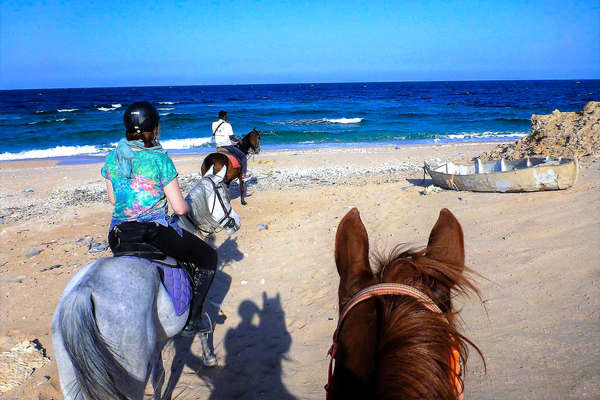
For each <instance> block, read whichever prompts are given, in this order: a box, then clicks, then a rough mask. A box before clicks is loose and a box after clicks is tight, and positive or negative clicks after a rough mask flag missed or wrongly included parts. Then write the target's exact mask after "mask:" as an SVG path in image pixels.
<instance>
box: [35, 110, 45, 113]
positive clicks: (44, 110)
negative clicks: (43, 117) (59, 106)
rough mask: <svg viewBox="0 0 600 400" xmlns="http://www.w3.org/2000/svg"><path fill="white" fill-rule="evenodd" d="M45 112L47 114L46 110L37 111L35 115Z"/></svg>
mask: <svg viewBox="0 0 600 400" xmlns="http://www.w3.org/2000/svg"><path fill="white" fill-rule="evenodd" d="M45 112H48V111H46V110H37V111H36V112H35V113H36V114H42V113H45Z"/></svg>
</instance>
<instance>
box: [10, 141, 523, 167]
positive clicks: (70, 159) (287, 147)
mask: <svg viewBox="0 0 600 400" xmlns="http://www.w3.org/2000/svg"><path fill="white" fill-rule="evenodd" d="M525 135H526V134H519V135H508V134H507V136H503V137H497V138H493V137H485V138H479V139H454V138H440V139H419V140H404V141H385V142H383V141H382V142H344V143H290V144H276V145H275V144H267V145H262V146H261V151H293V150H296V151H301V150H319V149H329V148H331V149H352V148H364V147H390V146H399V147H404V146H428V145H432V146H433V145H441V144H489V143H493V144H503V143H510V142H512V141H513V140H514V139H515V138H521V137H523V136H525ZM27 151H29V150H27ZM214 151H215V150H214V148H213V147H197V148H194V149H167V152H168V153H169V155H170V156H197V155H206V154H209V153H211V152H214ZM4 154H20V153H4ZM106 154H107V152H100V153H97V154H96V153H85V154H73V155H68V156H51V157H43V158H18V159H6V160H0V168H1V167H2V164H4V163H18V162H44V161H47V162H48V163H54V165H77V164H94V163H99V162H103V161H104V157H105V156H106Z"/></svg>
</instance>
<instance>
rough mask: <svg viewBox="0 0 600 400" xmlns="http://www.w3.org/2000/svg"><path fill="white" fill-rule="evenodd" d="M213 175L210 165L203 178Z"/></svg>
mask: <svg viewBox="0 0 600 400" xmlns="http://www.w3.org/2000/svg"><path fill="white" fill-rule="evenodd" d="M213 174H214V171H213V166H212V165H211V166H210V168H209V169H208V170H207V171H206V172H205V173H204V176H206V175H213Z"/></svg>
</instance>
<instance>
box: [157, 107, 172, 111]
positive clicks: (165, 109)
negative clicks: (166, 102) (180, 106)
mask: <svg viewBox="0 0 600 400" xmlns="http://www.w3.org/2000/svg"><path fill="white" fill-rule="evenodd" d="M174 109H175V107H158V108H157V110H159V111H171V110H174Z"/></svg>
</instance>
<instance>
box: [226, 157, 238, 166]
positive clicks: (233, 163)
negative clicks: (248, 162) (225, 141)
mask: <svg viewBox="0 0 600 400" xmlns="http://www.w3.org/2000/svg"><path fill="white" fill-rule="evenodd" d="M226 156H227V158H229V161H231V166H232V167H233V168H240V161H239V160H238V159H237V157H236V156H234V155H231V154H226Z"/></svg>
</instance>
